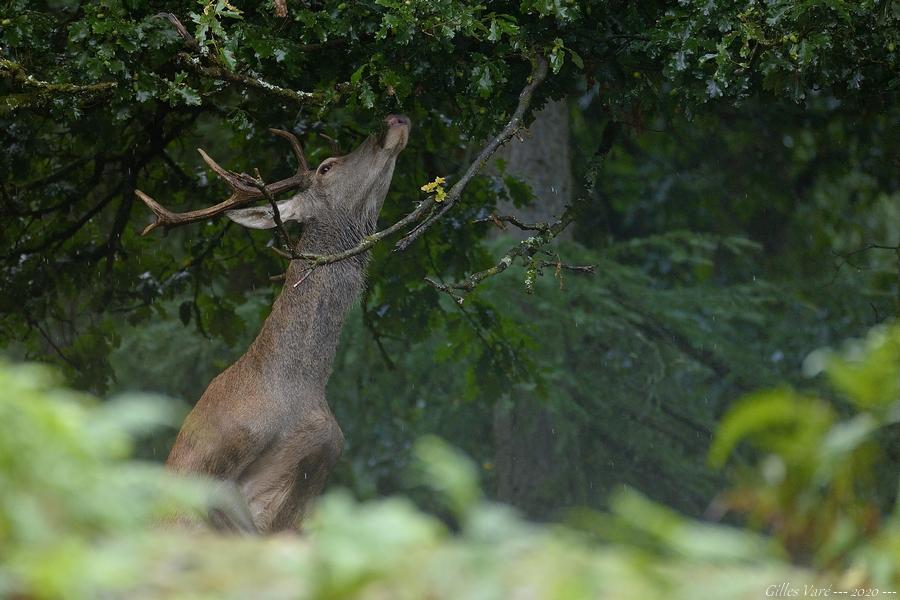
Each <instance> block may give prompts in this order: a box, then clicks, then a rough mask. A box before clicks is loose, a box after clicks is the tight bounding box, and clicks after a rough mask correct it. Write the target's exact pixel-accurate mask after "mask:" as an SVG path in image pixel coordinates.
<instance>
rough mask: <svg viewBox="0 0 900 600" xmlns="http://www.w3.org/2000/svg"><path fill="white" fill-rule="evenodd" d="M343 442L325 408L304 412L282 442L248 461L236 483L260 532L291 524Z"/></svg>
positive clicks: (303, 510)
mask: <svg viewBox="0 0 900 600" xmlns="http://www.w3.org/2000/svg"><path fill="white" fill-rule="evenodd" d="M343 447H344V435H343V433H341V429H340V427H339V426H338V424H337V421H335V419H334V417H333V416H332V415H331V411H328V410H327V408H326V409H325V410H323V411H317V412H315V413H313V414H311V415H307V416H306V418H305V419H304V420H303V422H302V423H301V424H300V425H299V426H298V427H297V428H296V429H295V430H294V431H292V432H291V434H290V436H289V437H287V439H285V440H284V442H283V443H281V444H279V445H277V446H276V447H273V448H272V449H271V451H270V452H268V453H267V454H266V455H265V456H264V457H262V458H261V459H260V460H259V461H257V462H256V463H254V464H253V465H251V466H250V467H249V468H248V469H247V471H246V472H245V474H244V476H243V477H242V478H241V480H240V482H239V485H240V487H241V490H242V492H243V495H244V497H245V498H246V499H247V501H248V503H249V505H250V512H251V514H252V515H253V521H254V523H255V524H256V527H257V528H258V529H259V530H260V531H261V532H276V531H283V530H285V529H291V528H294V527H296V526H297V525H298V523H299V521H300V520H301V519H302V518H303V517H305V516H306V515H307V513H308V511H309V509H310V507H311V505H312V501H313V500H314V499H315V498H316V497H317V496H318V495H319V494H320V493H321V492H322V489H323V488H324V487H325V482H326V481H327V480H328V476H329V475H330V474H331V471H332V470H333V469H334V465H335V464H336V463H337V461H338V458H339V457H340V455H341V451H342V450H343Z"/></svg>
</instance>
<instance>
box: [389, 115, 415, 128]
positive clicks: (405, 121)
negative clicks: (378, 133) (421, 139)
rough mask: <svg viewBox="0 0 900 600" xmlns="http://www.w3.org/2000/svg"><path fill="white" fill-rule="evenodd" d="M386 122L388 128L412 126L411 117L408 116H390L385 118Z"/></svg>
mask: <svg viewBox="0 0 900 600" xmlns="http://www.w3.org/2000/svg"><path fill="white" fill-rule="evenodd" d="M384 122H385V123H387V126H388V127H400V126H401V125H403V126H406V127H409V126H410V121H409V117H407V116H406V115H388V116H386V117H385V118H384Z"/></svg>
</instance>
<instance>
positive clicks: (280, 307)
mask: <svg viewBox="0 0 900 600" xmlns="http://www.w3.org/2000/svg"><path fill="white" fill-rule="evenodd" d="M370 230H374V223H372V224H371V225H370V224H369V223H364V224H360V223H358V222H355V221H353V220H350V219H344V220H335V221H327V222H310V223H307V224H306V225H305V226H304V230H303V234H302V235H301V237H300V240H299V242H298V244H297V249H298V251H300V252H305V253H315V254H331V253H335V252H341V251H343V250H347V249H349V248H352V247H353V246H355V245H356V244H358V243H359V241H360V240H361V239H362V237H363V236H364V235H366V234H368V233H370V232H371V231H370ZM367 262H368V255H367V254H361V255H358V256H355V257H352V258H349V259H347V260H343V261H340V262H336V263H331V264H327V265H322V266H320V267H318V268H316V269H314V270H312V271H310V270H309V269H308V267H307V265H306V262H305V261H301V260H294V261H291V264H290V266H289V267H288V271H287V273H286V279H285V285H284V288H283V289H282V291H281V294H279V296H278V298H277V299H276V300H275V303H274V304H273V306H272V312H271V313H270V314H269V316H268V317H267V318H266V320H265V322H264V323H263V326H262V330H261V331H260V333H259V335H258V336H257V338H256V340H255V341H254V342H253V344H252V345H251V347H250V349H249V350H248V352H247V355H248V358H251V359H252V360H253V362H254V363H255V364H256V366H257V368H258V369H259V370H260V371H261V373H263V374H264V375H268V376H270V377H272V378H273V379H272V381H277V382H285V383H288V384H290V385H294V386H295V389H296V390H297V391H298V392H301V393H304V392H305V393H313V394H314V395H316V396H320V397H321V398H322V399H323V400H324V390H325V385H326V384H327V382H328V377H329V375H330V374H331V367H332V362H333V361H334V355H335V352H336V350H337V345H338V341H339V339H340V334H341V328H342V327H343V324H344V319H345V318H346V315H347V312H348V310H349V309H350V307H351V306H352V304H353V302H354V301H355V300H356V298H357V296H358V295H359V292H360V290H361V289H362V287H363V284H364V281H365V270H366V264H367Z"/></svg>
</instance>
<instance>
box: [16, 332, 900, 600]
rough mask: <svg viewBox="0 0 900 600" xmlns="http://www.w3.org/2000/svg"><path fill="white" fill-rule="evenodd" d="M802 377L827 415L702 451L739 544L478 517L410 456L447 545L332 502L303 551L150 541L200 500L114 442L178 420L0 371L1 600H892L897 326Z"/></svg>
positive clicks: (435, 462) (689, 535) (726, 530)
mask: <svg viewBox="0 0 900 600" xmlns="http://www.w3.org/2000/svg"><path fill="white" fill-rule="evenodd" d="M806 369H807V370H808V372H809V373H810V374H816V373H818V372H819V371H824V372H825V373H827V375H828V377H829V378H830V380H831V382H832V383H833V385H834V387H835V389H836V390H837V391H838V392H840V393H841V394H843V395H844V397H845V400H846V402H836V403H835V402H828V401H826V400H824V399H821V398H813V397H807V396H804V395H802V394H800V393H798V392H794V391H789V390H776V391H771V392H765V393H760V394H755V395H751V396H749V397H747V398H745V399H743V400H742V401H741V402H739V403H738V404H736V405H735V406H734V408H733V409H732V410H731V412H730V413H729V414H728V415H727V416H726V417H725V419H724V421H723V423H722V425H721V428H720V430H719V432H718V435H717V437H716V439H715V441H714V444H713V447H712V450H711V453H710V461H711V463H712V464H713V465H715V466H721V465H723V464H724V463H725V462H726V460H727V459H728V457H729V455H731V453H732V451H733V450H734V449H735V448H736V447H737V445H738V444H739V443H741V442H749V443H750V444H751V445H752V446H754V447H755V448H756V449H757V450H758V451H759V460H758V461H754V462H746V461H745V462H744V463H743V464H740V465H739V466H738V467H737V468H736V469H735V474H736V476H737V478H738V483H737V484H736V486H735V487H734V488H733V489H732V490H730V491H729V492H727V493H725V494H723V495H722V501H721V507H720V508H722V509H725V510H739V511H741V512H743V513H745V514H746V515H747V517H748V527H747V528H746V529H740V528H736V527H731V526H726V525H721V524H715V523H704V522H698V521H694V520H690V519H687V518H684V517H682V516H680V515H679V514H677V513H676V512H674V511H672V510H670V509H668V508H666V507H663V506H660V505H658V504H655V503H653V502H651V501H649V500H647V499H645V498H644V497H642V496H640V495H638V494H636V493H635V492H632V491H629V490H625V489H623V490H621V491H620V492H618V493H617V494H616V495H615V496H614V498H613V499H612V501H611V503H610V505H611V511H610V512H609V513H607V514H599V513H583V514H574V515H573V517H572V519H571V520H570V522H569V523H568V524H567V525H565V526H564V525H536V524H532V523H528V522H526V521H524V520H522V519H521V518H519V517H518V516H517V515H516V514H514V513H513V512H512V511H510V510H509V509H508V508H506V507H503V506H500V505H496V504H492V503H489V502H486V501H485V500H484V499H483V498H482V496H481V492H480V490H479V484H478V479H477V469H476V468H475V467H474V466H473V465H472V464H471V463H470V462H469V461H468V460H467V459H466V458H464V457H462V456H461V455H460V454H459V453H458V452H457V451H456V450H454V449H452V448H450V447H449V446H447V445H446V444H444V443H443V442H441V441H440V440H438V439H436V438H425V439H422V440H421V441H420V442H419V444H418V446H417V448H416V455H417V458H418V467H419V468H418V470H417V473H418V474H419V475H420V477H421V480H422V482H423V483H424V484H425V485H427V486H429V487H430V488H431V489H433V490H434V491H435V493H436V494H437V495H438V496H439V497H440V498H442V499H443V504H444V506H445V507H446V510H447V514H448V515H452V518H450V519H447V520H448V521H452V523H453V525H452V526H449V525H447V523H446V522H445V521H442V520H440V519H438V518H436V517H434V516H432V515H429V514H426V513H424V512H422V511H421V510H419V509H417V508H416V507H415V506H414V505H413V504H412V503H411V502H410V501H408V500H405V499H401V498H390V499H384V500H378V501H372V502H366V503H357V502H356V501H354V500H353V499H352V498H350V497H349V495H347V494H346V493H343V492H340V491H338V492H331V493H329V494H327V495H326V496H325V497H324V498H323V499H322V500H321V502H320V503H319V505H318V508H317V511H316V514H315V516H314V518H313V519H312V520H311V522H310V523H309V526H308V528H307V530H306V532H305V533H304V534H303V535H282V536H276V537H271V538H266V539H254V538H240V537H223V536H218V535H215V534H212V533H209V532H204V531H197V530H188V529H184V528H178V527H173V526H167V525H163V524H162V523H164V522H165V521H166V520H167V519H169V518H171V517H172V516H173V515H175V514H181V513H185V512H190V513H196V512H197V511H199V510H201V509H202V507H203V506H204V504H205V503H207V502H209V501H210V495H209V488H208V487H207V486H205V485H203V484H202V483H200V482H194V481H183V480H175V479H174V478H172V477H170V476H169V475H168V474H167V473H165V472H164V471H163V470H162V469H161V467H159V466H156V465H149V464H145V463H142V462H140V461H136V460H134V459H130V458H129V451H130V447H131V442H130V440H131V439H132V438H133V436H135V435H140V434H141V433H142V432H144V431H146V430H147V429H148V428H151V427H153V426H156V425H159V424H161V423H166V422H171V421H172V420H177V415H174V414H173V410H172V408H171V406H170V405H169V404H168V403H167V402H166V401H163V400H161V399H160V398H156V397H137V396H129V397H125V398H122V399H119V400H116V401H112V402H108V403H100V402H97V401H96V400H95V399H93V398H90V397H87V396H85V395H82V394H77V393H74V392H71V391H68V390H66V389H65V388H64V387H62V386H61V385H60V382H59V381H58V380H57V379H56V378H55V377H54V375H53V373H51V372H50V371H48V370H47V369H45V368H43V367H40V366H36V365H15V366H14V365H9V364H3V365H0V596H3V597H23V598H97V597H111V598H118V597H123V598H185V597H190V598H247V597H252V598H327V599H329V600H331V599H337V598H391V599H403V598H416V599H418V598H448V599H451V598H452V599H459V598H485V599H492V598H497V599H506V598H540V599H544V598H548V599H557V598H558V599H561V600H573V599H579V598H614V599H619V598H621V599H630V598H635V599H638V598H675V599H677V598H692V599H693V598H761V597H765V596H766V595H767V594H769V592H771V591H773V590H776V588H777V586H782V585H783V584H784V583H785V582H786V583H787V584H788V585H789V586H790V587H793V588H797V589H798V590H800V592H801V594H802V593H806V590H805V589H804V586H816V587H817V588H824V587H827V586H829V585H833V586H834V587H833V588H832V589H861V588H872V587H877V588H879V589H880V590H882V591H900V581H898V565H900V515H898V511H897V509H896V507H891V506H889V507H885V506H878V505H877V502H874V501H873V498H876V497H878V496H877V495H876V494H874V493H873V491H872V490H873V489H874V486H878V485H882V484H883V483H884V480H885V479H888V480H889V481H887V483H888V484H890V485H892V486H894V487H896V485H897V472H896V465H893V464H890V461H889V460H888V463H889V464H886V465H885V464H884V462H885V457H884V456H883V455H882V454H881V453H880V452H879V439H880V437H881V436H884V435H897V426H896V424H897V421H898V418H900V327H898V326H894V327H893V328H879V329H876V330H873V331H872V333H871V334H870V336H869V337H868V338H867V339H866V340H864V341H860V342H854V343H852V344H850V345H849V346H848V348H847V349H846V350H845V351H844V352H843V353H841V354H840V355H838V354H834V353H831V352H827V351H819V352H816V353H813V354H812V355H810V357H809V359H808V360H807V363H806ZM754 529H759V530H762V531H763V532H764V533H765V534H769V535H764V534H763V533H760V532H758V531H754ZM773 586H774V587H773ZM807 589H809V590H811V588H807ZM769 595H771V594H769Z"/></svg>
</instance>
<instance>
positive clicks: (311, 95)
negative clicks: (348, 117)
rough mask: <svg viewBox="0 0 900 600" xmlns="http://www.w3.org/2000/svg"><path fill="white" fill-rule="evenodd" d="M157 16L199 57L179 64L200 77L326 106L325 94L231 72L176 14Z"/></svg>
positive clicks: (340, 88) (180, 56)
mask: <svg viewBox="0 0 900 600" xmlns="http://www.w3.org/2000/svg"><path fill="white" fill-rule="evenodd" d="M156 16H157V17H160V18H163V19H167V20H168V21H169V22H170V23H172V26H173V27H174V28H175V31H177V32H178V35H179V36H180V37H181V39H182V40H184V45H185V46H187V47H188V48H189V49H190V50H191V51H193V52H195V53H196V54H197V55H198V56H192V55H191V54H189V53H187V52H179V53H178V59H179V61H180V62H181V63H182V64H184V65H185V66H186V67H188V68H189V69H191V70H192V71H194V72H195V73H197V74H198V75H202V76H204V77H209V78H210V79H218V80H221V81H229V82H231V83H237V84H240V85H242V86H245V87H250V88H253V89H256V90H259V91H261V92H265V93H267V94H271V95H273V96H278V97H279V98H284V99H285V100H290V101H292V102H297V103H299V104H323V103H324V102H325V97H326V96H325V94H324V93H323V92H298V91H296V90H292V89H289V88H285V87H281V86H280V85H275V84H274V83H269V82H268V81H265V80H263V79H262V78H261V77H259V76H258V75H257V74H256V73H253V72H252V71H248V73H249V75H248V74H244V73H237V72H235V71H231V70H230V69H228V68H227V67H226V66H225V65H223V64H222V63H221V62H220V61H219V60H218V58H216V56H215V55H213V54H212V53H210V52H208V51H207V50H206V49H205V48H203V47H202V46H201V45H200V44H199V43H198V42H197V40H196V39H194V37H193V36H192V35H191V34H190V33H188V30H187V28H186V27H185V26H184V24H183V23H182V22H181V21H180V20H179V19H178V17H176V16H175V15H174V14H172V13H167V12H163V13H159V14H158V15H156ZM202 58H205V59H206V60H207V61H208V62H209V63H210V64H209V65H204V64H203V61H202V60H201V59H202ZM346 87H347V86H346V85H339V86H336V89H337V91H343V90H344V89H345V88H346Z"/></svg>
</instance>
